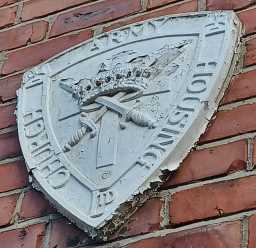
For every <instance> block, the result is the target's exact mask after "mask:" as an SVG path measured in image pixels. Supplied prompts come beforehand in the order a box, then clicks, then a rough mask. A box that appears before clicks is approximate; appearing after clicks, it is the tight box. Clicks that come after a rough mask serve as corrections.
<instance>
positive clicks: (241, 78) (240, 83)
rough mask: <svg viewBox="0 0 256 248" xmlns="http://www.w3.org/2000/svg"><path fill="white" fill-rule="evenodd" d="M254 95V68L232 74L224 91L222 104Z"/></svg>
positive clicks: (255, 85)
mask: <svg viewBox="0 0 256 248" xmlns="http://www.w3.org/2000/svg"><path fill="white" fill-rule="evenodd" d="M255 96H256V70H254V71H248V72H244V73H240V74H238V75H237V76H234V77H233V78H232V80H231V82H230V85H229V88H228V89H227V90H226V92H225V96H224V98H223V100H222V104H224V103H225V104H226V103H231V102H235V101H241V100H244V99H246V98H250V97H255Z"/></svg>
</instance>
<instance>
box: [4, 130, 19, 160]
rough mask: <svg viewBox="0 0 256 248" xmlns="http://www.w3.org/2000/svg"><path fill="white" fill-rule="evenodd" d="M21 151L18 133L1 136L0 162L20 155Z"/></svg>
mask: <svg viewBox="0 0 256 248" xmlns="http://www.w3.org/2000/svg"><path fill="white" fill-rule="evenodd" d="M20 152H21V149H20V144H19V140H18V134H17V132H11V133H6V134H1V135H0V160H1V159H5V158H8V157H15V156H18V155H20Z"/></svg>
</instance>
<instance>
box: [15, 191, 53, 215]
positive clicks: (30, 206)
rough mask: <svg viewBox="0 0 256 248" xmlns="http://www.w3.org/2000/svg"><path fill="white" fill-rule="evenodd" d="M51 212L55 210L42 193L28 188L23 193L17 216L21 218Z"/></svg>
mask: <svg viewBox="0 0 256 248" xmlns="http://www.w3.org/2000/svg"><path fill="white" fill-rule="evenodd" d="M53 212H55V210H54V208H53V207H51V206H50V204H49V202H48V201H47V200H46V199H45V198H44V197H43V194H42V193H40V192H38V191H35V190H30V191H28V192H26V193H25V196H24V198H23V201H22V205H21V211H20V213H19V216H20V218H22V219H28V218H37V217H41V216H45V215H47V214H49V213H53Z"/></svg>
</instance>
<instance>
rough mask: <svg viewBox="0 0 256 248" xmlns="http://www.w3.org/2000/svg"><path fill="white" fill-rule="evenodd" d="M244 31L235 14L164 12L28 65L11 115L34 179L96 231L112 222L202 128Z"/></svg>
mask: <svg viewBox="0 0 256 248" xmlns="http://www.w3.org/2000/svg"><path fill="white" fill-rule="evenodd" d="M240 29H241V27H240V23H239V21H238V19H237V18H236V16H235V14H234V13H233V12H202V13H195V14H188V15H177V16H164V17H160V18H156V19H152V20H147V21H144V22H140V23H136V24H132V25H129V26H126V27H123V28H120V29H118V30H115V31H112V32H109V33H103V34H101V35H99V36H97V37H95V38H93V39H91V40H88V41H86V42H84V43H82V44H80V45H78V46H76V47H73V48H71V49H69V50H67V51H65V52H64V53H62V54H60V55H58V56H55V57H54V58H52V59H50V60H48V61H47V62H45V63H42V64H40V65H38V66H36V67H34V68H32V69H31V70H29V71H27V72H26V73H25V74H24V78H23V83H22V86H21V88H20V89H19V90H18V111H17V116H18V129H19V138H20V143H21V146H22V151H23V154H24V157H25V160H26V164H27V168H28V170H29V172H30V173H31V179H32V182H33V185H34V186H35V187H36V188H37V189H39V190H40V191H42V192H43V193H44V194H45V196H46V197H47V198H48V199H49V200H50V201H51V202H52V203H53V204H54V205H55V206H56V207H57V209H58V210H59V211H60V212H61V213H63V214H64V215H65V216H67V217H68V218H69V219H70V220H71V221H72V222H75V223H76V224H77V225H78V226H79V227H80V228H82V229H83V230H85V231H87V232H89V233H90V234H91V235H92V236H95V235H98V236H101V237H102V236H104V235H105V234H106V233H107V232H108V230H111V228H112V227H110V226H111V224H110V223H112V224H113V223H114V224H113V225H112V226H118V225H119V223H121V220H122V218H124V217H125V216H123V217H122V213H123V212H122V211H123V208H124V207H123V206H125V204H124V203H126V202H129V201H132V200H133V199H134V197H135V196H136V195H138V194H143V192H145V191H146V190H148V189H150V187H151V186H152V183H154V184H153V185H159V184H160V182H161V179H160V177H161V175H162V172H163V171H166V170H168V171H173V170H175V169H177V168H178V166H179V164H180V163H181V161H182V160H183V159H184V158H185V156H186V155H187V153H188V152H189V151H190V149H191V148H192V147H193V145H194V143H195V142H196V141H197V140H198V139H199V136H200V135H201V134H202V133H203V132H204V130H205V128H206V125H207V123H208V121H209V120H210V118H211V116H212V115H213V113H214V111H216V109H217V106H218V103H219V100H220V99H221V96H222V94H223V89H224V86H225V82H227V78H228V76H229V74H230V73H231V71H232V65H233V64H234V63H233V62H234V60H235V57H236V56H235V54H236V53H237V47H238V40H239V35H240V31H241V30H240ZM155 182H159V183H155ZM133 205H136V204H133ZM124 219H125V218H124ZM106 227H107V228H106Z"/></svg>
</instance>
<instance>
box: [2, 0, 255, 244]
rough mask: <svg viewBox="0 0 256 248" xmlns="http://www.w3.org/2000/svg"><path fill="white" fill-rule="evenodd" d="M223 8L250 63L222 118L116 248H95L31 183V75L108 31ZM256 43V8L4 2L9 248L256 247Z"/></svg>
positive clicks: (159, 2) (242, 2) (198, 1)
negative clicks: (231, 14) (26, 77)
mask: <svg viewBox="0 0 256 248" xmlns="http://www.w3.org/2000/svg"><path fill="white" fill-rule="evenodd" d="M216 9H233V10H235V11H236V12H237V14H238V16H239V18H240V19H241V21H242V22H243V24H244V28H245V35H244V37H243V38H242V43H243V45H244V51H245V52H244V57H243V58H242V59H241V63H240V67H239V68H238V69H237V74H236V75H234V76H233V79H232V81H231V84H230V87H229V89H228V90H227V93H226V95H225V97H224V99H223V101H222V103H221V106H220V108H219V111H218V113H217V114H216V118H213V120H212V121H211V123H210V125H209V128H208V129H207V131H206V132H205V134H203V135H202V137H201V139H200V141H199V143H198V145H197V147H196V148H195V149H194V150H193V151H192V152H191V153H190V154H189V155H188V157H187V158H186V159H185V161H184V162H183V163H182V165H181V167H180V169H179V170H178V171H177V172H175V173H172V175H170V178H169V180H168V181H167V182H166V183H165V184H164V185H163V186H162V188H161V189H160V190H159V192H158V193H157V194H156V196H155V197H154V198H152V199H150V200H148V201H147V202H146V203H145V204H144V206H142V207H141V208H140V209H139V210H138V211H137V212H136V213H135V214H134V215H133V216H131V218H130V221H129V223H127V224H126V225H124V226H123V227H122V228H121V229H120V230H119V231H118V232H117V233H116V234H115V236H113V238H112V240H111V241H110V243H108V244H107V243H106V244H102V243H101V244H95V243H93V242H92V241H91V240H90V239H89V238H88V237H87V235H86V234H84V233H83V232H82V231H80V230H79V229H78V228H76V227H75V226H74V225H72V224H70V223H69V221H68V220H66V219H65V218H64V217H62V216H61V215H60V214H58V213H57V212H56V210H55V209H54V208H53V207H51V206H50V205H49V203H48V202H47V201H46V200H45V199H44V198H43V196H42V195H41V194H40V193H38V192H36V191H35V190H33V189H32V188H31V185H30V184H29V182H28V174H27V172H26V169H25V164H24V161H23V158H22V155H21V151H20V147H19V142H18V138H17V130H16V129H17V128H16V120H15V116H14V110H15V106H16V93H15V91H16V89H17V88H18V87H19V85H20V81H21V77H22V73H23V72H24V71H25V70H26V69H28V68H30V67H31V66H34V65H36V64H38V63H40V62H42V61H44V60H46V59H47V58H49V57H51V56H53V55H54V54H56V53H59V52H61V51H62V50H64V49H66V48H68V47H70V46H73V45H75V44H78V43H80V42H81V41H84V40H86V39H88V38H90V37H92V36H94V35H96V34H99V33H100V32H102V31H107V30H111V29H114V28H117V27H120V26H122V25H125V24H129V23H132V22H136V21H140V20H144V19H147V18H151V17H157V16H160V15H165V14H174V13H181V12H191V11H198V10H216ZM78 13H80V14H79V15H78ZM81 13H82V15H81ZM92 13H93V14H92ZM255 34H256V0H100V1H90V0H24V1H23V0H0V247H1V248H20V247H23V248H41V247H42V248H47V247H50V248H64V247H78V246H80V245H84V244H86V245H89V247H95V246H96V245H99V246H104V247H115V248H117V247H129V248H142V247H143V248H160V247H164V248H165V247H166V248H167V247H169V248H171V247H172V248H191V247H193V248H194V247H195V248H200V247H207V248H239V247H242V248H246V247H248V248H255V247H256V170H255V168H254V165H255V160H256V140H255V138H254V137H255V136H256V36H255Z"/></svg>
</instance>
